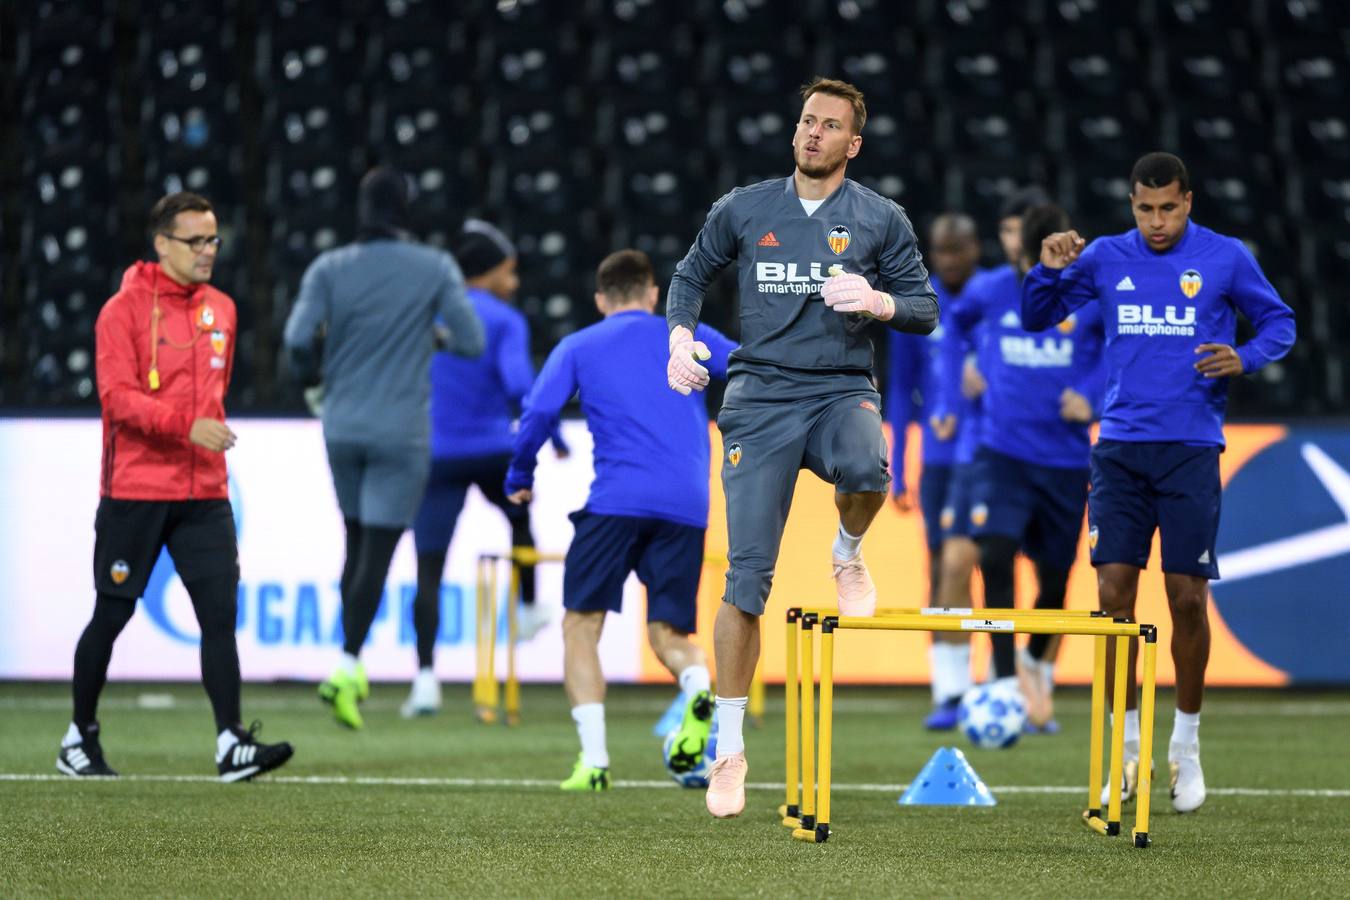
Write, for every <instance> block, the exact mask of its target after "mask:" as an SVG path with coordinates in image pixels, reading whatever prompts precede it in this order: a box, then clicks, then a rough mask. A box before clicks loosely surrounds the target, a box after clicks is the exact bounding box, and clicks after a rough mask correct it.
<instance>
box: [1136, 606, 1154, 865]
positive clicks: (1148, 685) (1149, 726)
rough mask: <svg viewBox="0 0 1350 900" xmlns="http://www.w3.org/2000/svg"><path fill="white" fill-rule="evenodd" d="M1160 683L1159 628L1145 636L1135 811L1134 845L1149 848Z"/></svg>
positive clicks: (1151, 630) (1151, 629)
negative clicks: (1155, 712) (1155, 713)
mask: <svg viewBox="0 0 1350 900" xmlns="http://www.w3.org/2000/svg"><path fill="white" fill-rule="evenodd" d="M1157 680H1158V629H1156V628H1149V631H1148V633H1147V634H1146V635H1145V636H1144V684H1143V692H1142V695H1141V696H1140V698H1139V788H1138V793H1137V794H1136V797H1137V799H1136V800H1135V803H1136V806H1135V808H1134V845H1135V846H1136V847H1139V848H1141V849H1142V848H1144V847H1147V846H1148V845H1149V837H1148V805H1149V792H1150V791H1151V790H1152V788H1153V776H1152V772H1153V701H1154V692H1155V689H1156V688H1157Z"/></svg>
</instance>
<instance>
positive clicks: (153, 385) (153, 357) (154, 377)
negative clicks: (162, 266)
mask: <svg viewBox="0 0 1350 900" xmlns="http://www.w3.org/2000/svg"><path fill="white" fill-rule="evenodd" d="M153 302H154V307H153V308H152V309H151V310H150V379H149V380H150V390H152V391H157V390H159V320H160V319H161V318H162V317H163V313H161V312H160V311H159V274H158V273H156V274H155V289H154V301H153ZM201 336H202V332H201V329H200V328H197V329H194V330H193V332H192V339H191V340H189V341H188V342H187V343H186V344H175V343H174V342H173V341H171V340H169V339H168V338H167V337H166V338H164V343H166V344H168V345H169V346H170V347H172V348H173V349H175V350H188V349H190V348H191V347H192V345H193V344H195V343H197V338H199V337H201Z"/></svg>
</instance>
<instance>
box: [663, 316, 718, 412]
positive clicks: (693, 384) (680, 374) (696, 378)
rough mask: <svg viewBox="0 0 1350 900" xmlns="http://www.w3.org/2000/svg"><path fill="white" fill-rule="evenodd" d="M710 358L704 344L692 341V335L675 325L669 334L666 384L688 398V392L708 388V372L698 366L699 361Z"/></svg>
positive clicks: (685, 329)
mask: <svg viewBox="0 0 1350 900" xmlns="http://www.w3.org/2000/svg"><path fill="white" fill-rule="evenodd" d="M711 356H712V353H711V351H709V350H708V347H707V345H706V344H704V343H703V342H702V341H696V340H694V334H693V332H691V331H690V330H689V329H688V328H685V327H684V326H683V325H676V326H675V329H674V330H673V331H671V333H670V361H669V362H668V363H666V383H667V384H669V385H670V387H671V390H675V391H679V392H680V393H681V394H684V395H685V396H688V394H689V392H690V391H701V390H703V389H704V388H705V387H707V386H708V370H707V369H705V368H703V367H702V366H700V365H699V364H698V360H700V359H709V358H710V357H711Z"/></svg>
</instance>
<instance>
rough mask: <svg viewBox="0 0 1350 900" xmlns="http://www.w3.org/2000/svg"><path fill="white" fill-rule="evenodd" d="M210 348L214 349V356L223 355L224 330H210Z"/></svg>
mask: <svg viewBox="0 0 1350 900" xmlns="http://www.w3.org/2000/svg"><path fill="white" fill-rule="evenodd" d="M211 349H212V350H214V351H216V356H224V355H225V332H223V331H221V330H220V329H219V328H217V329H216V330H215V331H213V332H211Z"/></svg>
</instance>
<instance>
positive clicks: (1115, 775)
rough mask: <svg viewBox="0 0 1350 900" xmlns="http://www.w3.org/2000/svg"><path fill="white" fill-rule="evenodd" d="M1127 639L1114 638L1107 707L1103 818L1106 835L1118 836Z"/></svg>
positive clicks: (1127, 663)
mask: <svg viewBox="0 0 1350 900" xmlns="http://www.w3.org/2000/svg"><path fill="white" fill-rule="evenodd" d="M1129 662H1130V639H1129V638H1128V637H1126V636H1125V635H1123V634H1122V635H1120V636H1119V637H1117V638H1116V683H1115V685H1114V687H1115V690H1114V691H1112V693H1113V694H1114V695H1115V696H1114V697H1113V699H1112V704H1111V775H1110V778H1111V782H1110V785H1111V792H1110V798H1111V802H1110V804H1109V805H1108V809H1107V814H1106V833H1107V834H1108V835H1110V836H1111V837H1115V836H1116V835H1118V834H1120V801H1121V796H1120V794H1121V777H1122V774H1121V773H1122V770H1123V768H1124V764H1125V680H1126V678H1127V677H1128V675H1129Z"/></svg>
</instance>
